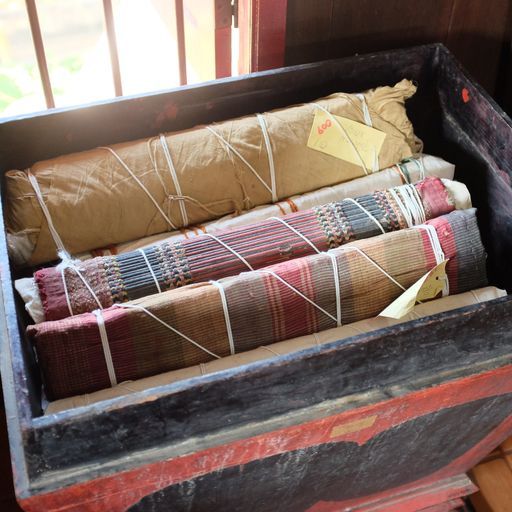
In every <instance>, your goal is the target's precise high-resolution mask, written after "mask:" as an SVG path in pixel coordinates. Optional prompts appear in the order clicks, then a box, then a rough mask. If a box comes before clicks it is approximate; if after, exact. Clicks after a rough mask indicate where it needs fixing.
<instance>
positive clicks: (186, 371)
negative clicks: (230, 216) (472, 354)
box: [45, 286, 507, 414]
mask: <svg viewBox="0 0 512 512" xmlns="http://www.w3.org/2000/svg"><path fill="white" fill-rule="evenodd" d="M506 294H507V292H506V291H505V290H500V289H498V288H495V287H493V286H487V287H485V288H478V289H476V290H472V291H470V292H464V293H460V294H457V295H449V296H447V297H442V298H441V299H437V300H432V301H430V302H424V303H422V304H417V305H416V306H414V308H413V310H412V311H411V312H410V313H409V314H407V315H405V316H404V317H402V318H400V319H392V318H385V317H382V316H378V317H374V318H369V319H367V320H360V321H359V322H354V323H351V324H347V325H343V326H341V327H334V328H332V329H328V330H327V331H322V332H321V333H319V334H316V333H315V334H308V335H306V336H299V337H298V338H292V339H291V340H286V341H281V342H278V343H273V344H272V345H268V346H264V347H258V348H255V349H253V350H249V351H247V352H240V353H239V354H235V355H232V356H228V357H223V358H222V359H214V360H212V361H210V362H209V363H202V364H199V365H196V366H190V367H188V368H183V369H180V370H174V371H170V372H165V373H161V374H159V375H155V376H153V377H146V378H145V379H139V380H130V381H125V382H121V383H119V384H118V385H117V386H114V387H113V388H106V389H101V390H100V391H96V392H94V393H90V394H85V395H84V394H82V395H77V396H73V397H70V398H63V399H62V400H56V401H55V402H51V403H50V404H49V405H48V407H47V409H46V411H45V414H54V413H57V412H59V411H65V410H66V409H72V408H74V407H83V406H86V405H90V404H94V403H96V402H100V401H102V400H108V399H110V398H115V397H118V396H124V395H129V394H131V393H137V392H138V391H143V390H145V389H150V388H155V387H158V386H165V385H166V384H170V383H171V382H178V381H181V380H185V379H191V378H193V377H199V376H201V375H208V374H210V373H215V372H220V371H222V370H227V369H229V368H236V367H238V366H242V365H244V364H249V363H254V362H256V361H262V360H264V359H269V358H272V357H275V356H280V355H284V354H290V353H292V352H298V351H299V350H304V349H307V348H312V347H318V346H319V345H322V344H324V343H330V342H333V341H338V340H343V339H345V338H349V337H350V336H355V335H357V334H363V333H367V332H371V331H374V330H377V329H382V328H384V327H390V326H392V325H397V324H401V323H404V322H408V321H409V320H416V319H418V318H423V317H425V316H429V315H435V314H437V313H443V312H446V311H451V310H453V309H457V308H462V307H464V306H471V305H473V304H480V303H482V302H487V301H489V300H493V299H497V298H499V297H504V296H505V295H506Z"/></svg>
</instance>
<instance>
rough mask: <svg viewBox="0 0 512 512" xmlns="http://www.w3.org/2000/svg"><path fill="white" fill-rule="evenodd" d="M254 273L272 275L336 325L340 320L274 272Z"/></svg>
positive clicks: (262, 271)
mask: <svg viewBox="0 0 512 512" xmlns="http://www.w3.org/2000/svg"><path fill="white" fill-rule="evenodd" d="M254 272H258V273H260V274H268V275H271V276H273V277H275V278H276V279H277V280H278V281H279V282H281V283H283V284H284V285H285V286H286V287H288V288H289V289H290V290H292V292H294V293H296V294H297V295H298V296H299V297H302V298H303V299H304V300H305V301H306V302H309V303H310V304H311V305H312V306H314V307H315V308H316V309H318V310H319V311H321V312H322V313H324V314H325V315H327V316H328V317H329V318H330V319H331V320H334V321H335V322H336V323H338V319H337V318H336V317H334V316H332V315H331V314H330V313H329V312H328V311H326V310H325V309H324V308H323V307H321V306H319V305H318V304H316V303H315V302H313V301H312V300H311V299H310V298H309V297H306V295H304V294H303V293H301V292H299V290H297V288H295V287H294V286H292V285H291V284H290V283H287V282H286V281H285V280H284V279H283V278H282V277H280V276H278V275H277V274H276V273H275V272H273V271H272V270H265V269H260V270H254Z"/></svg>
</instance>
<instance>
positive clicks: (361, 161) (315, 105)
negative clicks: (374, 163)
mask: <svg viewBox="0 0 512 512" xmlns="http://www.w3.org/2000/svg"><path fill="white" fill-rule="evenodd" d="M311 105H313V106H314V107H315V108H318V109H320V110H322V111H323V112H325V113H326V114H327V116H328V117H329V119H330V120H331V122H333V123H334V124H335V125H336V126H337V127H338V128H339V129H340V131H341V133H342V135H343V137H345V139H346V140H347V142H348V143H349V144H350V147H351V148H352V149H353V151H354V153H355V155H356V156H357V158H358V160H359V162H360V164H361V167H362V168H363V171H364V173H365V174H366V175H368V174H369V173H368V169H367V168H366V165H365V163H364V160H363V158H362V157H361V154H360V153H359V151H358V149H357V148H356V146H355V144H354V143H353V142H352V139H351V138H350V136H349V134H348V133H347V130H345V128H344V127H343V126H342V125H341V123H340V122H339V121H338V120H337V119H336V118H335V117H334V116H333V115H332V114H331V113H330V112H329V111H328V110H327V109H326V108H325V107H323V106H322V105H319V104H318V103H311Z"/></svg>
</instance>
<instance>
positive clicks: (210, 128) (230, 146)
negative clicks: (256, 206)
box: [206, 126, 273, 197]
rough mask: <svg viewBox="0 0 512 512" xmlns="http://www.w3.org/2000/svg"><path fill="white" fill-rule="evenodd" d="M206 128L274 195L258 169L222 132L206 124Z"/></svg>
mask: <svg viewBox="0 0 512 512" xmlns="http://www.w3.org/2000/svg"><path fill="white" fill-rule="evenodd" d="M206 129H207V130H208V131H210V132H211V133H213V135H215V137H217V138H218V139H219V140H220V141H221V143H222V144H223V145H224V147H225V148H226V151H227V152H228V153H229V151H232V152H233V153H234V154H235V155H236V156H237V157H238V158H240V160H242V162H243V163H244V164H245V165H246V166H247V167H248V168H249V170H250V171H251V172H252V173H253V174H254V176H256V178H257V179H258V180H259V181H260V183H261V184H262V185H263V186H264V187H265V188H266V189H267V190H268V191H269V192H270V195H271V196H272V197H273V192H272V189H271V188H270V187H269V186H268V185H267V184H266V183H265V181H264V180H263V179H262V177H261V176H260V175H259V174H258V172H257V171H256V169H255V168H254V167H253V166H252V165H251V164H250V163H249V162H248V161H247V160H246V159H245V158H244V157H243V156H242V155H241V154H240V152H239V151H238V150H237V149H236V148H235V147H234V146H232V145H231V144H230V143H229V142H228V141H227V140H226V139H225V138H224V137H223V136H222V135H221V134H220V133H217V132H216V131H215V130H214V129H213V128H212V127H211V126H206Z"/></svg>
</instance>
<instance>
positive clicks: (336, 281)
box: [325, 252, 341, 327]
mask: <svg viewBox="0 0 512 512" xmlns="http://www.w3.org/2000/svg"><path fill="white" fill-rule="evenodd" d="M325 254H327V256H329V258H331V263H332V272H333V275H334V290H335V293H336V325H337V326H338V327H341V290H340V274H339V268H338V260H337V259H336V255H335V254H333V253H332V252H326V253H325Z"/></svg>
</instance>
